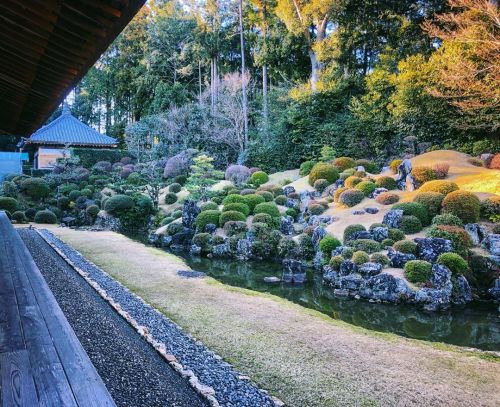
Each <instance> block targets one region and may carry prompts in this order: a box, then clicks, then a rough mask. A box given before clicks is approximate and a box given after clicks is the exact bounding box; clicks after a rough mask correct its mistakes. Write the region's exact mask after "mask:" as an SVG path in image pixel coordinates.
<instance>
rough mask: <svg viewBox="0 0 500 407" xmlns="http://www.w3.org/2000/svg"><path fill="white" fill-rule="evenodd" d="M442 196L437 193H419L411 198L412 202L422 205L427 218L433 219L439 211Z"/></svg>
mask: <svg viewBox="0 0 500 407" xmlns="http://www.w3.org/2000/svg"><path fill="white" fill-rule="evenodd" d="M443 199H444V195H443V194H440V193H439V192H420V193H418V194H417V195H415V197H414V198H413V202H416V203H419V204H421V205H424V206H425V207H426V208H427V211H428V213H429V216H430V217H431V218H433V217H434V216H436V215H437V214H438V213H439V211H440V210H441V203H442V202H443Z"/></svg>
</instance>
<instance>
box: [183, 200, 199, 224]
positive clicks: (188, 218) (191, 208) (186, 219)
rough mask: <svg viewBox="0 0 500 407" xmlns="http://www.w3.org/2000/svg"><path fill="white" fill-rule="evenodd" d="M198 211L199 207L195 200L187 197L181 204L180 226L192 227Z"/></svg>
mask: <svg viewBox="0 0 500 407" xmlns="http://www.w3.org/2000/svg"><path fill="white" fill-rule="evenodd" d="M199 213H200V208H198V206H197V205H196V202H195V201H193V200H191V199H188V200H187V201H186V202H184V205H183V206H182V226H184V227H185V228H188V229H193V228H194V221H195V220H196V217H197V216H198V214H199Z"/></svg>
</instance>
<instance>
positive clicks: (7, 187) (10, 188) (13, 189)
mask: <svg viewBox="0 0 500 407" xmlns="http://www.w3.org/2000/svg"><path fill="white" fill-rule="evenodd" d="M2 191H3V195H4V196H7V197H10V198H16V197H17V185H16V183H15V182H12V181H4V182H3V184H2Z"/></svg>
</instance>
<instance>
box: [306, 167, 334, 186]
mask: <svg viewBox="0 0 500 407" xmlns="http://www.w3.org/2000/svg"><path fill="white" fill-rule="evenodd" d="M318 179H326V180H327V181H328V182H329V183H330V184H333V183H334V182H335V181H337V180H338V179H339V171H338V170H337V169H336V168H335V167H334V166H333V165H330V164H326V163H318V164H316V165H315V166H314V167H313V168H312V170H311V172H310V173H309V185H311V186H313V185H314V183H315V182H316V180H318Z"/></svg>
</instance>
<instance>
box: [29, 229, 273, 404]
mask: <svg viewBox="0 0 500 407" xmlns="http://www.w3.org/2000/svg"><path fill="white" fill-rule="evenodd" d="M20 233H21V236H22V237H23V239H24V240H25V241H27V243H28V242H29V241H30V240H32V241H33V240H35V242H36V243H35V242H33V244H32V245H33V246H34V248H35V249H36V246H37V244H38V245H41V243H43V244H44V245H46V246H47V244H46V242H44V241H43V239H41V238H40V237H39V236H36V237H34V236H33V235H34V234H36V232H34V231H33V232H30V231H22V232H20ZM41 233H42V234H43V235H44V237H45V238H46V239H47V240H48V241H50V242H51V243H52V244H54V245H55V246H56V247H57V248H58V249H59V250H61V251H62V252H63V253H64V254H65V255H66V256H67V257H68V258H69V259H70V260H71V261H72V262H73V264H75V265H76V266H78V267H79V268H80V269H82V270H84V271H85V272H87V273H88V274H89V276H90V278H91V279H92V280H94V281H95V282H97V283H98V284H99V285H100V286H101V287H102V288H103V289H104V290H106V292H107V294H108V295H109V296H110V297H112V298H113V300H114V301H116V302H117V303H119V304H120V305H121V307H122V308H123V309H124V310H125V311H126V312H128V313H129V314H130V315H131V316H132V317H133V318H134V319H135V320H136V321H137V322H138V323H139V324H140V325H143V326H146V327H147V328H148V330H149V332H150V333H151V334H152V335H153V337H154V338H155V339H156V340H157V341H160V342H163V343H164V344H165V346H166V350H167V352H168V353H170V354H173V355H174V356H175V357H176V358H177V360H178V361H179V363H181V364H182V365H183V366H184V368H185V369H189V370H192V371H193V372H194V374H195V375H196V376H197V378H198V379H199V381H200V382H201V383H202V384H204V385H207V386H210V387H212V388H213V389H214V390H215V398H216V399H217V401H218V402H219V404H220V406H224V407H230V406H231V407H233V406H234V407H240V406H241V407H247V406H248V407H266V406H269V407H273V406H274V405H275V403H274V401H273V400H272V399H271V397H270V396H269V395H268V394H267V393H266V392H264V391H262V390H260V389H258V388H256V387H255V386H254V385H253V384H252V383H251V382H250V381H248V380H246V379H245V378H244V377H241V376H240V374H239V373H238V372H236V371H235V370H234V369H233V368H232V367H231V365H230V364H228V363H227V362H224V361H223V360H221V358H220V357H219V356H217V355H215V354H214V353H213V352H211V351H210V350H208V349H207V348H206V347H205V346H204V345H203V344H202V343H200V342H198V341H196V340H195V339H193V338H192V337H190V336H189V335H187V334H186V333H185V332H183V331H182V329H181V328H180V327H179V326H178V325H176V324H174V323H173V322H172V321H170V320H169V319H168V318H166V317H165V316H164V315H163V314H161V313H159V312H158V311H157V310H155V309H154V308H152V307H151V306H149V305H148V304H146V303H144V301H142V300H141V299H140V298H138V297H137V296H136V295H134V294H133V293H131V292H130V291H129V290H128V289H127V288H125V287H124V286H122V285H121V284H120V283H118V282H117V281H116V280H114V279H113V278H111V277H110V276H109V275H108V274H106V273H105V272H103V271H102V270H101V269H99V268H98V267H97V266H95V265H93V264H92V263H90V262H88V261H87V260H86V259H85V258H84V257H83V256H82V255H81V254H80V253H78V252H77V251H76V250H74V249H73V248H71V247H70V246H68V245H66V244H65V243H63V242H62V241H60V240H59V239H57V238H56V237H55V236H54V235H53V234H52V233H50V232H49V231H47V230H42V231H41ZM36 238H38V239H39V240H36ZM40 242H41V243H40ZM28 247H30V246H28ZM30 250H31V247H30ZM44 251H45V252H47V251H48V250H44ZM50 252H51V253H54V252H53V250H52V249H50ZM54 254H55V253H54ZM50 257H54V256H50ZM57 258H58V259H59V260H60V261H62V259H61V258H60V257H59V256H57ZM35 261H36V258H35ZM42 273H43V271H42ZM73 273H75V274H76V272H75V271H73ZM46 278H47V277H46ZM79 278H80V277H79ZM49 286H50V283H49ZM89 288H90V287H89ZM58 301H59V299H58ZM63 310H64V309H63ZM64 311H65V310H64ZM68 319H69V318H68ZM70 322H71V321H70ZM77 335H78V333H77ZM84 347H85V345H84ZM96 368H97V366H96ZM97 369H98V368H97ZM98 370H99V369H98ZM153 404H154V403H153ZM155 405H156V404H155ZM192 406H193V407H194V406H196V404H192Z"/></svg>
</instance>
